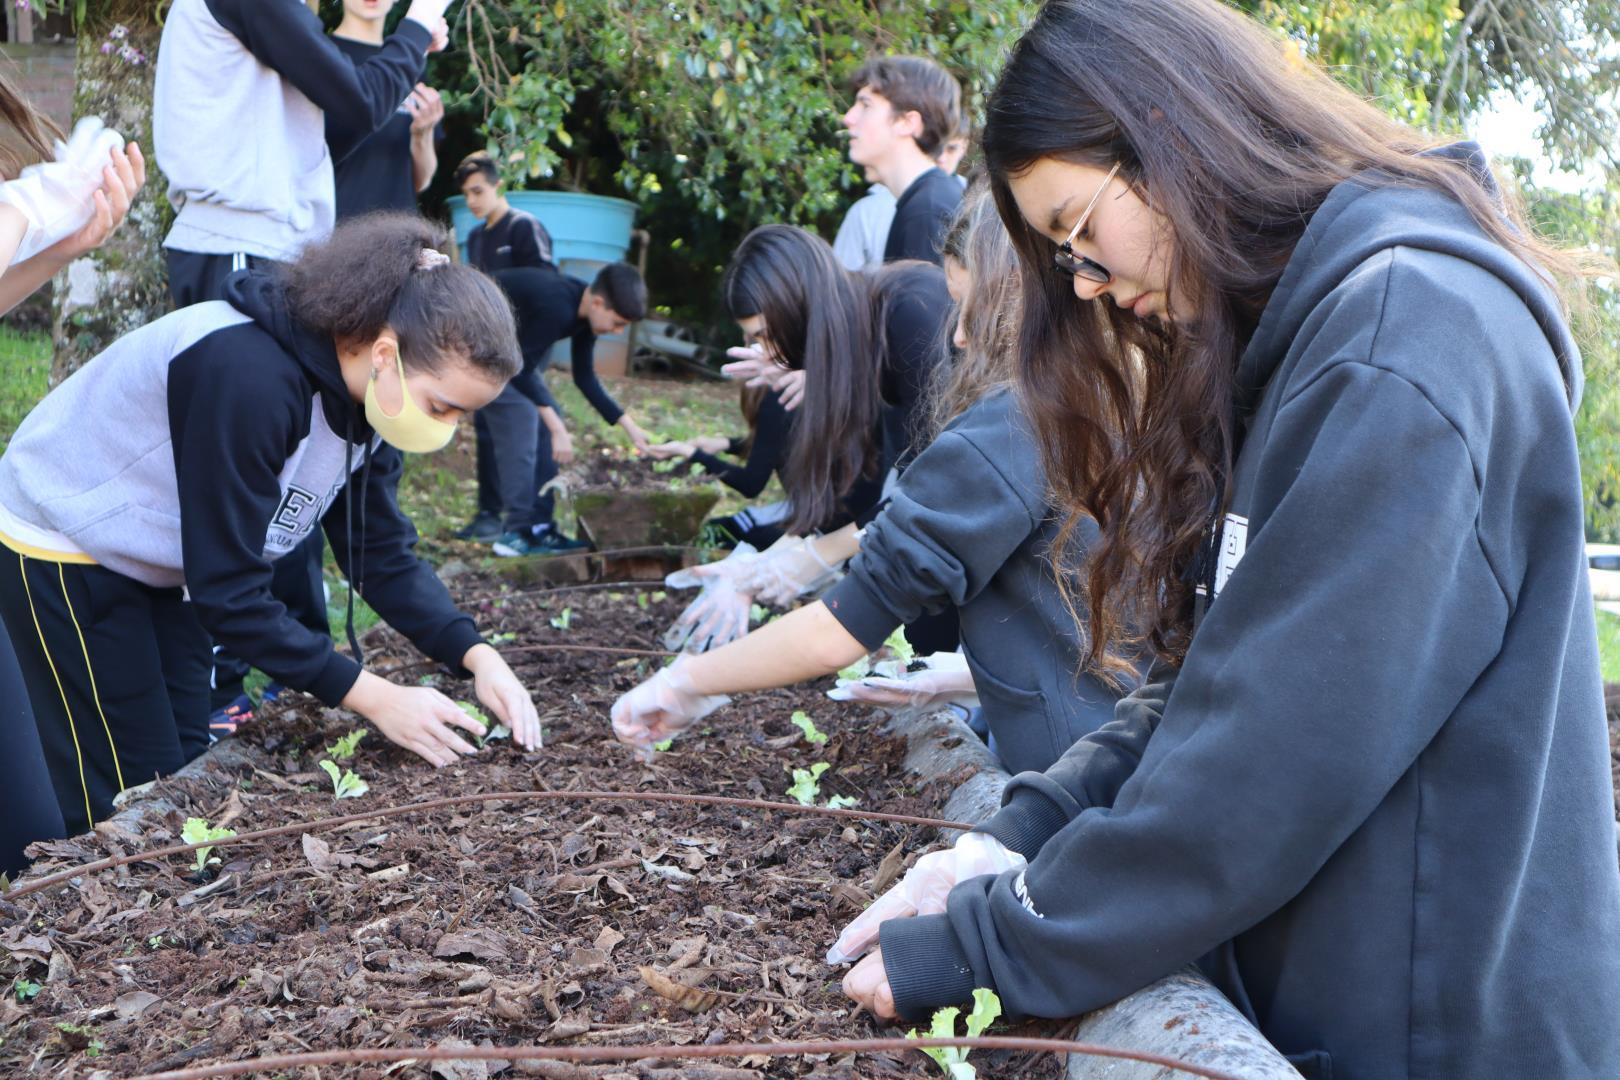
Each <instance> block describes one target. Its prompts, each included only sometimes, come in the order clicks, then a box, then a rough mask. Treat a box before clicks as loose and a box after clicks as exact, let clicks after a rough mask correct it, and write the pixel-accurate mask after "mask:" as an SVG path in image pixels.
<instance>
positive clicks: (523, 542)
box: [495, 529, 591, 558]
mask: <svg viewBox="0 0 1620 1080" xmlns="http://www.w3.org/2000/svg"><path fill="white" fill-rule="evenodd" d="M590 546H591V545H589V544H587V543H586V542H585V541H583V540H570V539H568V537H566V536H564V535H563V534H562V533H560V532H558V531H557V530H555V529H547V530H546V531H545V532H542V533H529V534H527V535H525V534H523V533H515V532H509V533H507V534H505V535H504V536H502V537H501V538H500V539H499V540H497V541H495V554H497V555H500V556H502V557H504V558H514V557H517V556H523V555H562V554H565V553H567V552H570V551H583V550H585V549H586V548H589V547H590Z"/></svg>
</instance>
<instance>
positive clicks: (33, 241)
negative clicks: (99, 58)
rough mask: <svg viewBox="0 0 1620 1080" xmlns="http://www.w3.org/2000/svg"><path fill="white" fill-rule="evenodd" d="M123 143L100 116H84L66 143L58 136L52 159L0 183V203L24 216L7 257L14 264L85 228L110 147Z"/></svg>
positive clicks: (99, 185)
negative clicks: (24, 226)
mask: <svg viewBox="0 0 1620 1080" xmlns="http://www.w3.org/2000/svg"><path fill="white" fill-rule="evenodd" d="M123 145H124V139H123V136H121V135H119V134H118V132H116V131H113V130H112V129H111V128H109V127H107V126H106V125H105V124H103V123H102V122H101V118H100V117H99V116H87V117H85V118H84V119H82V120H80V121H79V122H78V124H76V125H75V126H74V128H73V134H72V135H71V136H69V137H68V141H67V142H65V143H64V142H62V141H61V140H60V139H58V140H57V142H56V160H55V161H42V162H40V163H39V164H37V165H30V166H28V167H27V168H26V169H24V170H23V171H22V172H21V174H19V175H18V177H17V179H15V180H8V181H6V182H5V183H4V184H0V203H7V204H9V205H11V206H13V207H15V208H16V209H17V211H18V212H19V213H21V214H22V216H23V217H25V218H27V219H28V231H27V232H26V233H24V234H23V238H22V242H21V243H19V244H18V245H17V250H16V252H15V253H14V254H13V255H12V257H11V262H12V264H13V265H15V264H17V263H20V262H23V261H24V260H26V259H31V258H33V257H34V256H35V255H38V254H39V253H40V252H41V251H44V250H45V249H46V248H48V247H50V246H51V245H52V244H54V243H56V242H57V241H59V240H63V239H65V238H67V237H69V236H72V235H73V234H74V233H75V232H78V231H79V229H81V228H83V227H84V223H85V222H87V221H89V220H90V215H91V214H92V213H93V212H94V210H95V205H96V204H95V193H96V191H97V190H98V189H99V188H100V187H101V185H102V179H103V178H102V175H101V170H102V169H104V168H105V167H107V166H108V165H111V164H112V158H111V156H110V155H111V153H112V151H113V150H115V149H117V148H119V147H121V146H123Z"/></svg>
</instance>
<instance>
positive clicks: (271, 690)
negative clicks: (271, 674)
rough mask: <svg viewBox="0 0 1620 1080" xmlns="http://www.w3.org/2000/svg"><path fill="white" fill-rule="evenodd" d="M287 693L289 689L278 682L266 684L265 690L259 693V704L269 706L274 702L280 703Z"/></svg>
mask: <svg viewBox="0 0 1620 1080" xmlns="http://www.w3.org/2000/svg"><path fill="white" fill-rule="evenodd" d="M286 692H287V688H286V687H285V686H282V685H281V684H280V683H278V682H270V683H266V684H265V687H264V689H263V690H261V691H260V692H259V704H261V705H269V704H271V703H272V702H275V701H279V700H280V699H281V695H282V694H285V693H286Z"/></svg>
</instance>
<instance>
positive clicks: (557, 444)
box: [551, 431, 574, 465]
mask: <svg viewBox="0 0 1620 1080" xmlns="http://www.w3.org/2000/svg"><path fill="white" fill-rule="evenodd" d="M551 459H552V460H553V461H555V462H556V463H557V464H559V465H572V464H573V463H574V437H573V436H572V435H570V434H568V432H566V431H553V432H552V433H551Z"/></svg>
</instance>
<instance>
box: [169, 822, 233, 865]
mask: <svg viewBox="0 0 1620 1080" xmlns="http://www.w3.org/2000/svg"><path fill="white" fill-rule="evenodd" d="M235 835H236V830H235V829H216V828H214V827H213V826H211V825H209V824H208V821H207V820H206V819H204V818H196V817H193V818H186V824H185V826H184V827H183V828H182V829H181V830H180V839H181V841H182V842H183V843H187V844H202V843H204V842H205V841H208V840H224V839H225V838H226V837H229V836H235ZM213 850H214V849H213V848H212V847H209V846H205V847H200V848H198V849H197V851H196V855H197V861H196V863H195V864H194V865H195V868H196V869H197V870H199V871H200V870H202V869H204V868H205V867H206V866H207V865H208V861H209V860H208V856H209V854H210V853H212V852H213Z"/></svg>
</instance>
